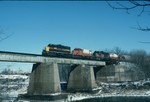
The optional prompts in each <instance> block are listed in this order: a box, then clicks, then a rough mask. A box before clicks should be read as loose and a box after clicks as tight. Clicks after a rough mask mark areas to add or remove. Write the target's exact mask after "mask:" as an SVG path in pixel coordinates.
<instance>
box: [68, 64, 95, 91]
mask: <svg viewBox="0 0 150 102" xmlns="http://www.w3.org/2000/svg"><path fill="white" fill-rule="evenodd" d="M74 67H75V68H73V70H72V71H71V72H70V76H69V81H68V86H67V90H68V91H91V90H92V89H93V88H94V87H96V86H97V85H96V83H95V77H94V72H93V67H92V66H86V65H77V66H74Z"/></svg>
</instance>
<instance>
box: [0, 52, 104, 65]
mask: <svg viewBox="0 0 150 102" xmlns="http://www.w3.org/2000/svg"><path fill="white" fill-rule="evenodd" d="M0 61H5V62H25V63H51V62H55V63H64V64H88V65H95V66H104V65H105V62H104V61H93V60H81V59H69V58H56V57H45V56H42V55H39V54H28V53H17V52H6V51H0Z"/></svg>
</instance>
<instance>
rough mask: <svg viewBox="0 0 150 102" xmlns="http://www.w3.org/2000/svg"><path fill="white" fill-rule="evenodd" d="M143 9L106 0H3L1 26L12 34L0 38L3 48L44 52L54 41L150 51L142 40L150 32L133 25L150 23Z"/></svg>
mask: <svg viewBox="0 0 150 102" xmlns="http://www.w3.org/2000/svg"><path fill="white" fill-rule="evenodd" d="M111 3H112V4H113V3H114V2H111ZM122 3H125V4H126V3H127V2H122ZM139 13H140V9H139V8H137V9H135V10H131V11H130V14H127V13H126V11H124V10H113V9H112V8H111V7H110V6H108V4H107V3H106V2H105V1H1V2H0V27H1V28H2V29H3V30H4V32H5V34H6V35H11V36H10V37H9V38H7V39H5V40H3V41H1V42H0V51H11V52H23V53H34V54H41V52H42V50H43V48H44V47H45V46H46V45H48V44H49V43H52V44H62V45H67V46H70V47H71V49H72V50H73V49H74V48H85V49H91V50H93V51H94V50H104V49H113V48H114V47H119V48H121V49H122V50H125V51H130V50H133V49H143V50H146V51H147V52H150V47H149V44H143V43H139V41H150V39H149V38H150V34H149V33H150V32H142V31H139V30H136V29H133V27H137V22H139V24H140V25H141V26H144V27H145V26H148V25H150V20H149V15H148V14H147V13H143V14H142V15H141V16H138V14H139ZM2 37H4V35H2ZM7 65H8V64H7ZM13 65H14V64H13ZM23 66H24V65H23ZM20 67H22V64H21V65H20V66H19V68H20Z"/></svg>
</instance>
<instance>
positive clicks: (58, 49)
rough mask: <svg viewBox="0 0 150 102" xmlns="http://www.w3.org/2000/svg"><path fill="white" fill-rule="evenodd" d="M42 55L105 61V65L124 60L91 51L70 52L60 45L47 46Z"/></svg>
mask: <svg viewBox="0 0 150 102" xmlns="http://www.w3.org/2000/svg"><path fill="white" fill-rule="evenodd" d="M42 55H43V56H51V57H59V58H73V59H84V60H96V61H105V62H106V64H118V62H119V61H123V60H125V57H124V56H123V55H117V54H114V53H108V52H104V51H94V52H92V50H88V49H82V48H75V49H74V50H72V51H71V47H69V46H64V45H61V44H48V45H47V46H46V47H45V48H44V49H43V51H42Z"/></svg>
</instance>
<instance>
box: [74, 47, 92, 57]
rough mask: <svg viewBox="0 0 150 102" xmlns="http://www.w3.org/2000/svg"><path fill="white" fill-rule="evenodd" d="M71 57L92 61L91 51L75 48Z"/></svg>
mask: <svg viewBox="0 0 150 102" xmlns="http://www.w3.org/2000/svg"><path fill="white" fill-rule="evenodd" d="M72 57H73V58H77V59H92V50H88V49H81V48H75V49H74V50H73V51H72Z"/></svg>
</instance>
